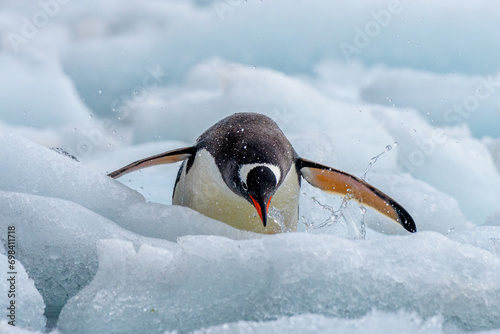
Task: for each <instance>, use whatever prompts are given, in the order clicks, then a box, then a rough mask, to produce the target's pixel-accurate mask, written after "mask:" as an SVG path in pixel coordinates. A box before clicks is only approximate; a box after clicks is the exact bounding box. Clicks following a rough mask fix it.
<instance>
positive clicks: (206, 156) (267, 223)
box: [108, 113, 417, 234]
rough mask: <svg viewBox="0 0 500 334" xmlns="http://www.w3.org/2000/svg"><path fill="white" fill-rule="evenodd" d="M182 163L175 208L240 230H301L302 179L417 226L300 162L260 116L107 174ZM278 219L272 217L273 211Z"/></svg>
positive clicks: (348, 182) (320, 168)
mask: <svg viewBox="0 0 500 334" xmlns="http://www.w3.org/2000/svg"><path fill="white" fill-rule="evenodd" d="M176 162H182V164H181V166H180V169H179V172H178V174H177V179H176V182H175V187H174V192H173V196H172V204H174V205H181V206H185V207H189V208H191V209H193V210H196V211H198V212H200V213H202V214H204V215H205V216H208V217H210V218H213V219H216V220H219V221H221V222H224V223H226V224H229V225H231V226H233V227H236V228H238V229H241V230H248V231H253V232H257V233H263V234H275V233H280V232H282V231H296V230H297V224H298V217H299V197H300V186H301V180H302V179H304V180H306V181H307V182H309V183H310V184H311V185H313V186H314V187H317V188H319V189H321V190H323V191H325V192H327V193H331V194H335V195H341V196H348V197H349V198H352V199H354V200H356V201H357V202H359V203H362V204H363V205H365V206H369V207H371V208H373V209H375V210H377V211H378V212H380V213H381V214H383V215H385V216H387V217H389V218H391V219H392V220H393V221H395V222H396V223H398V224H400V225H401V226H402V227H403V228H405V229H406V230H407V231H409V232H416V230H417V229H416V226H415V222H414V221H413V219H412V217H411V216H410V214H409V213H408V211H406V210H405V209H404V208H403V207H402V206H401V205H400V204H398V203H397V202H396V201H395V200H393V199H392V198H391V197H389V196H388V195H386V194H385V193H383V192H382V191H380V190H378V189H377V188H375V187H373V186H372V185H370V184H368V183H367V182H365V181H364V180H362V179H360V178H358V177H356V176H353V175H351V174H348V173H346V172H343V171H340V170H337V169H334V168H332V167H328V166H325V165H321V164H319V163H316V162H313V161H310V160H307V159H303V158H301V157H299V155H298V154H297V152H296V151H295V149H294V148H293V147H292V145H291V144H290V142H289V141H288V139H287V138H286V137H285V135H284V134H283V132H282V131H281V130H280V128H279V127H278V125H277V124H276V123H275V122H274V121H273V120H272V119H271V118H269V117H268V116H265V115H262V114H258V113H236V114H233V115H231V116H228V117H226V118H224V119H222V120H221V121H219V122H217V123H216V124H215V125H213V126H212V127H210V128H209V129H208V130H206V131H205V132H204V133H203V134H201V136H200V137H199V138H198V139H197V140H196V142H195V144H194V145H193V146H191V147H185V148H180V149H176V150H172V151H168V152H165V153H161V154H158V155H154V156H151V157H148V158H145V159H141V160H138V161H136V162H133V163H131V164H129V165H127V166H125V167H123V168H120V169H118V170H116V171H114V172H112V173H109V174H108V176H109V177H111V178H118V177H120V176H122V175H125V174H127V173H130V172H133V171H136V170H139V169H142V168H146V167H150V166H156V165H161V164H171V163H176ZM270 207H273V209H274V211H273V216H274V215H276V216H277V217H278V219H269V208H270Z"/></svg>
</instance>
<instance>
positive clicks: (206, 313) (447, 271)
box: [58, 232, 500, 334]
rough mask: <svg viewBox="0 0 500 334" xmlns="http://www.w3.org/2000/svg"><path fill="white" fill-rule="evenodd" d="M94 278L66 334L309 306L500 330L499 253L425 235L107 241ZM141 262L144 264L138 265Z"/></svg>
mask: <svg viewBox="0 0 500 334" xmlns="http://www.w3.org/2000/svg"><path fill="white" fill-rule="evenodd" d="M99 254H100V260H99V270H98V273H97V274H96V276H95V278H94V280H93V281H92V282H91V284H89V285H88V286H87V287H86V288H84V289H83V290H82V291H81V292H80V293H79V294H78V295H77V296H76V297H74V298H72V299H71V300H70V301H69V302H68V304H66V306H65V307H64V309H63V311H62V312H61V316H60V318H59V322H58V328H59V329H60V330H61V331H62V332H63V333H88V332H92V333H96V334H97V333H134V332H137V331H147V332H151V333H163V332H164V331H166V330H178V331H180V332H186V331H190V330H194V329H197V328H202V327H208V326H213V325H219V324H223V323H227V322H235V321H240V320H245V321H258V320H260V321H262V320H273V319H276V318H278V317H281V316H291V315H300V314H307V313H315V314H323V315H326V316H334V317H362V316H364V315H365V314H367V313H368V312H369V311H370V310H371V309H373V308H376V309H378V310H381V311H387V312H394V311H395V310H399V309H403V310H405V311H407V312H415V313H416V314H418V315H419V316H420V317H422V318H427V317H431V316H435V315H441V316H442V317H443V318H444V319H445V321H446V322H449V323H451V324H453V325H454V326H457V327H459V328H461V329H464V330H487V329H493V328H498V327H500V314H499V310H500V298H499V292H500V283H499V281H498V276H499V275H500V258H499V257H498V256H497V255H494V254H492V253H490V252H488V251H485V250H482V249H478V248H475V247H473V246H470V245H467V244H462V243H457V242H453V241H450V240H449V239H447V238H446V237H444V236H442V235H440V234H436V233H431V232H423V233H418V234H416V235H411V236H407V237H392V238H390V239H388V238H386V239H379V240H371V241H348V240H343V239H339V238H336V237H333V236H327V235H321V236H316V235H309V234H302V233H292V234H284V235H276V236H272V237H265V238H263V239H261V240H248V241H231V240H229V239H224V238H220V237H203V236H198V237H186V238H182V239H181V240H180V241H179V248H178V249H176V250H174V251H171V250H170V251H169V250H166V249H160V248H156V247H151V246H148V245H144V246H142V247H141V248H140V249H139V251H138V252H136V251H135V250H134V248H133V246H132V244H131V243H127V242H124V241H118V240H113V241H102V242H99ZM138 268H140V270H138Z"/></svg>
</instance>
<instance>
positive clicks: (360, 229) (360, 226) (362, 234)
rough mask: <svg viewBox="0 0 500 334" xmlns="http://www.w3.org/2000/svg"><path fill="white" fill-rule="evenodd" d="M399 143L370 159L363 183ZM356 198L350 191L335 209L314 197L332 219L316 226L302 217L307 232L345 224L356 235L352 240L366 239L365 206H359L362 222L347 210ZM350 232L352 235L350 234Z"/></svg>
mask: <svg viewBox="0 0 500 334" xmlns="http://www.w3.org/2000/svg"><path fill="white" fill-rule="evenodd" d="M397 145H398V143H397V142H394V144H392V145H387V146H386V147H385V150H384V151H383V152H381V153H380V154H378V155H376V156H375V157H373V158H371V159H370V162H369V163H368V166H367V167H366V169H365V171H364V172H363V176H362V177H361V179H362V180H363V181H365V180H366V177H367V175H368V173H369V172H370V170H371V168H372V167H373V165H374V164H375V163H377V161H378V159H379V158H380V157H381V156H382V155H384V154H385V153H387V152H389V151H391V150H392V149H393V147H395V146H397ZM353 198H354V196H353V194H352V193H351V192H350V191H348V193H347V195H346V196H344V198H343V199H342V203H341V204H340V206H339V208H338V209H335V208H333V207H331V206H329V205H325V204H322V203H320V202H319V201H318V200H317V199H316V198H315V197H312V198H311V199H312V200H313V202H314V203H315V204H316V205H318V206H320V207H321V208H322V209H323V210H326V211H328V212H329V213H330V217H329V218H327V219H326V220H324V221H322V222H321V223H319V224H315V223H314V222H311V223H309V222H307V221H306V219H305V217H303V216H302V221H301V223H302V224H303V225H304V226H305V227H306V231H307V232H311V231H312V230H318V229H323V228H327V227H330V226H333V225H335V224H338V223H344V224H345V226H346V233H347V234H348V235H354V236H353V237H352V238H353V239H365V238H366V223H365V214H366V208H365V207H364V206H363V204H362V203H361V204H359V212H360V214H361V220H359V219H355V218H354V217H352V214H351V213H350V212H349V210H347V205H348V204H349V202H350V201H351V200H352V199H353ZM349 230H350V231H351V233H349Z"/></svg>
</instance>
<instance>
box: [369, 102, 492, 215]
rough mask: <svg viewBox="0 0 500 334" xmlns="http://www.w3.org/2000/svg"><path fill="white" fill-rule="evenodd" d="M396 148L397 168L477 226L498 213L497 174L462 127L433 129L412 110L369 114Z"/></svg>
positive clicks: (488, 156) (482, 147)
mask: <svg viewBox="0 0 500 334" xmlns="http://www.w3.org/2000/svg"><path fill="white" fill-rule="evenodd" d="M374 114H375V115H377V116H378V118H379V120H380V122H381V123H382V124H383V125H384V126H385V128H386V129H387V131H389V132H390V133H393V134H394V138H395V140H396V141H397V142H398V143H399V144H400V145H398V147H399V151H398V164H399V166H400V168H401V169H402V170H403V171H404V172H408V173H410V174H412V175H413V176H414V177H415V178H417V179H420V180H422V181H424V182H426V183H428V184H431V185H433V186H434V187H435V188H436V189H438V190H440V191H442V192H444V193H447V194H448V195H450V196H452V197H454V198H455V199H456V200H457V201H458V203H459V205H460V208H461V209H462V212H463V213H464V215H465V216H466V217H467V219H469V220H470V221H472V222H474V223H475V224H477V225H481V224H483V223H484V221H485V219H486V218H487V217H488V215H489V214H491V213H492V212H494V211H496V210H498V209H499V208H500V192H499V191H498V189H500V174H499V173H498V171H497V169H496V166H495V164H494V162H493V159H492V156H491V154H490V152H489V151H488V149H487V148H486V146H485V145H484V144H483V143H482V142H481V141H479V140H477V139H474V138H471V136H470V135H469V134H468V132H467V130H464V129H463V128H451V129H445V128H433V127H432V126H430V125H429V124H427V123H426V122H425V121H424V120H423V119H422V118H421V117H420V115H418V113H416V112H415V111H403V110H401V111H400V113H399V114H396V113H395V112H394V111H393V110H374Z"/></svg>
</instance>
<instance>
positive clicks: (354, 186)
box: [296, 159, 417, 232]
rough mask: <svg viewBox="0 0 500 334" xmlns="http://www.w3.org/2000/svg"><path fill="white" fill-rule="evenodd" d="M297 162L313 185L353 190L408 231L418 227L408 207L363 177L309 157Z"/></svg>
mask: <svg viewBox="0 0 500 334" xmlns="http://www.w3.org/2000/svg"><path fill="white" fill-rule="evenodd" d="M296 164H297V169H298V171H299V172H300V174H301V175H302V177H303V178H304V179H306V181H307V182H309V183H310V184H312V185H313V186H315V187H317V188H320V189H321V190H323V191H325V192H328V193H333V194H339V195H347V194H350V196H352V198H353V199H355V200H356V201H357V202H359V203H361V204H363V205H367V206H369V207H372V208H373V209H375V210H377V211H378V212H380V213H382V214H384V215H385V216H387V217H389V218H391V219H392V220H394V221H396V222H397V223H398V224H400V225H401V226H402V227H404V228H405V229H406V230H407V231H409V232H416V231H417V228H416V226H415V222H414V221H413V218H412V217H411V216H410V214H409V213H408V211H406V210H405V209H404V208H403V207H402V206H401V205H400V204H398V203H397V202H396V201H395V200H393V199H392V198H390V197H389V196H387V195H386V194H384V193H383V192H381V191H380V190H378V189H377V188H375V187H373V186H372V185H370V184H368V183H367V182H365V181H363V180H361V179H360V178H357V177H356V176H353V175H350V174H348V173H345V172H342V171H340V170H336V169H333V168H330V167H328V166H324V165H320V164H318V163H315V162H312V161H309V160H305V159H298V160H297V162H296Z"/></svg>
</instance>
